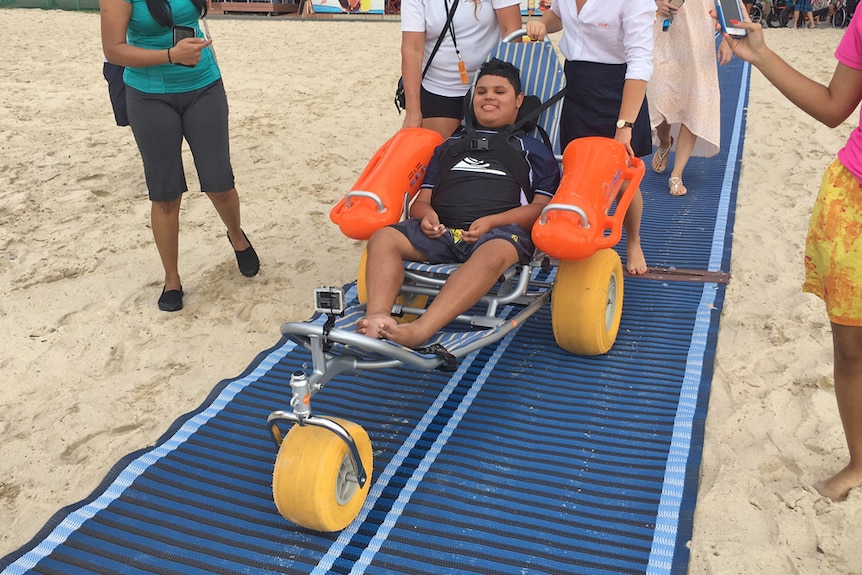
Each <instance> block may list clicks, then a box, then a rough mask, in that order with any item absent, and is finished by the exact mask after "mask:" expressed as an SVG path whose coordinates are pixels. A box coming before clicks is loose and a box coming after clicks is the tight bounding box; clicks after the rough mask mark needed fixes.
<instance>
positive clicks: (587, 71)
mask: <svg viewBox="0 0 862 575" xmlns="http://www.w3.org/2000/svg"><path fill="white" fill-rule="evenodd" d="M565 72H566V86H567V87H566V96H565V99H564V100H563V111H562V114H561V117H560V149H561V150H564V149H565V148H566V145H567V144H568V143H569V142H571V141H572V140H574V139H575V138H585V137H587V136H604V137H606V138H613V137H614V134H615V133H616V131H617V120H618V119H619V115H620V104H621V103H622V99H623V85H624V84H625V81H626V64H599V63H596V62H581V61H572V60H567V61H566V65H565ZM627 119H628V118H627ZM634 124H635V125H634V128H632V150H634V152H635V156H638V157H641V156H648V155H649V154H651V153H652V128H651V126H650V121H649V105H648V104H647V100H646V97H644V101H643V104H642V105H641V109H640V112H639V113H638V117H637V119H636V120H635V122H634Z"/></svg>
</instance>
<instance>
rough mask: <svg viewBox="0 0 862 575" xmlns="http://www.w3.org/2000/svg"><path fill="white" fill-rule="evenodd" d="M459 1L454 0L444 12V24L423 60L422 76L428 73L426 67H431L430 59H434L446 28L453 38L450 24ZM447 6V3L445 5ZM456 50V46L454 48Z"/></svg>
mask: <svg viewBox="0 0 862 575" xmlns="http://www.w3.org/2000/svg"><path fill="white" fill-rule="evenodd" d="M460 3H461V0H454V2H453V3H452V8H449V9H448V11H447V12H446V25H445V26H443V31H442V32H440V35H439V36H438V37H437V43H436V44H434V49H433V50H431V54H430V55H429V56H428V61H427V62H425V69H424V70H422V77H423V78H424V77H425V74H427V73H428V68H429V67H431V60H433V59H434V54H436V53H437V50H439V49H440V44H442V43H443V38H445V37H446V31H447V30H448V31H449V32H450V33H451V34H452V40H453V42H454V40H455V35H454V34H455V32H454V30H455V27H454V26H453V25H452V18H454V17H455V10H457V9H458V4H460ZM447 7H448V5H447ZM456 50H457V48H456Z"/></svg>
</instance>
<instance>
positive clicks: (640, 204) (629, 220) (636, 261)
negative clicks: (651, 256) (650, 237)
mask: <svg viewBox="0 0 862 575" xmlns="http://www.w3.org/2000/svg"><path fill="white" fill-rule="evenodd" d="M643 211H644V200H643V196H642V195H641V190H640V188H638V189H637V190H636V191H635V195H634V197H633V198H632V203H631V204H629V209H628V211H626V216H625V218H624V219H623V227H624V228H625V230H626V271H628V272H629V273H630V274H633V275H640V274H645V273H647V271H649V268H647V263H646V257H645V256H644V252H643V248H642V247H641V218H642V217H643Z"/></svg>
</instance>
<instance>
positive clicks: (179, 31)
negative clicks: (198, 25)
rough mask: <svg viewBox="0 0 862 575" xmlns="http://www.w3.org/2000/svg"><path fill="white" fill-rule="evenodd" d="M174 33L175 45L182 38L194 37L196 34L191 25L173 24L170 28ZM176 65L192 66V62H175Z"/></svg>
mask: <svg viewBox="0 0 862 575" xmlns="http://www.w3.org/2000/svg"><path fill="white" fill-rule="evenodd" d="M171 31H172V32H173V34H174V46H176V45H177V44H178V43H179V41H180V40H182V39H183V38H194V37H195V36H197V34H196V33H195V29H194V28H192V27H191V26H174V27H172V28H171ZM175 63H176V65H177V66H185V67H186V68H194V67H195V66H194V64H180V63H179V62H175Z"/></svg>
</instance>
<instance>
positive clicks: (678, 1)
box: [667, 0, 685, 8]
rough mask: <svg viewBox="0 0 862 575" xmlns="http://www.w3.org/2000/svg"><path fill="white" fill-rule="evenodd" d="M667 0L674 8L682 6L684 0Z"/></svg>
mask: <svg viewBox="0 0 862 575" xmlns="http://www.w3.org/2000/svg"><path fill="white" fill-rule="evenodd" d="M667 1H668V3H669V4H670V5H671V6H673V7H674V8H682V5H683V4H685V0H667Z"/></svg>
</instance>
